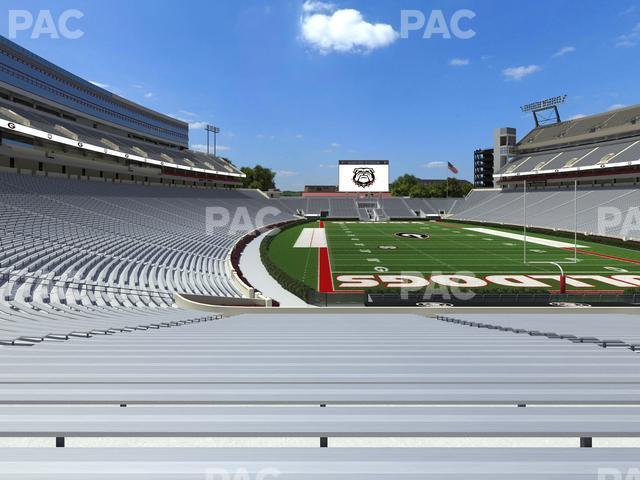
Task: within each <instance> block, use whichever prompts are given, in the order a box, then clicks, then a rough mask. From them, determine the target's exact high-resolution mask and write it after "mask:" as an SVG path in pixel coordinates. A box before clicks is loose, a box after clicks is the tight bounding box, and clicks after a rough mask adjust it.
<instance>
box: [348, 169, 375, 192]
mask: <svg viewBox="0 0 640 480" xmlns="http://www.w3.org/2000/svg"><path fill="white" fill-rule="evenodd" d="M375 181H376V175H375V172H374V171H373V168H354V169H353V183H355V184H356V185H357V186H359V187H362V188H367V187H370V186H371V185H373V184H374V183H375Z"/></svg>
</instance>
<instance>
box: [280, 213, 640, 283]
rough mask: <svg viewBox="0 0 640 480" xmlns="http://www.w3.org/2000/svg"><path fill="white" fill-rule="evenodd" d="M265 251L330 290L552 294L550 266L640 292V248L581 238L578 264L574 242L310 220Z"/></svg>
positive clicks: (443, 227)
mask: <svg viewBox="0 0 640 480" xmlns="http://www.w3.org/2000/svg"><path fill="white" fill-rule="evenodd" d="M525 240H526V242H525ZM525 245H526V248H525ZM525 250H526V253H525ZM270 254H271V257H272V258H273V260H274V261H275V262H276V263H277V264H278V265H279V266H280V267H281V268H283V269H284V270H285V271H287V273H288V274H290V275H291V276H293V277H295V278H297V279H299V280H301V281H303V282H304V283H306V284H307V285H308V286H310V287H312V288H315V289H318V290H319V291H327V292H330V291H345V290H353V289H356V290H369V289H380V288H403V287H417V286H426V285H427V284H433V283H439V284H441V285H445V286H450V287H454V286H460V287H469V288H483V289H484V288H494V289H500V290H503V291H504V290H509V289H513V290H514V291H516V290H519V289H540V290H545V289H546V290H550V291H553V290H555V289H558V288H559V285H560V270H559V267H558V266H556V265H552V264H551V263H550V262H554V263H558V264H559V265H560V266H561V267H562V268H563V270H564V272H565V274H567V288H569V289H576V290H597V291H614V290H618V291H619V290H628V289H633V288H639V287H640V251H638V250H633V249H629V248H621V247H615V246H609V245H602V244H597V243H592V242H585V241H582V240H578V248H577V262H576V261H575V260H576V256H575V252H574V241H573V239H572V238H568V237H564V236H549V235H540V234H530V233H529V234H527V235H526V237H525V235H524V232H523V231H522V230H518V229H505V228H493V227H482V226H478V225H464V224H459V223H446V222H384V223H373V222H371V223H370V222H364V223H359V222H355V221H354V222H347V221H345V222H340V221H328V222H317V223H310V224H309V223H308V224H304V225H302V226H298V227H295V228H292V229H289V230H286V231H284V232H283V233H281V234H280V236H278V237H276V239H275V240H274V242H273V244H272V246H271V249H270ZM525 255H526V263H525ZM421 279H422V280H421ZM473 279H475V280H473Z"/></svg>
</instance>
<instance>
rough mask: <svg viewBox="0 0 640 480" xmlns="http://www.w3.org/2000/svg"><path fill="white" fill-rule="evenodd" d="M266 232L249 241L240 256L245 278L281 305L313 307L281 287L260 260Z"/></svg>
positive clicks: (241, 268)
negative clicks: (261, 245) (261, 246)
mask: <svg viewBox="0 0 640 480" xmlns="http://www.w3.org/2000/svg"><path fill="white" fill-rule="evenodd" d="M267 233H268V232H265V233H263V234H262V235H260V236H259V237H257V238H255V239H254V240H253V241H252V242H250V243H249V244H248V245H247V246H246V247H245V249H244V251H243V252H242V255H241V256H240V270H242V273H243V274H244V276H245V278H246V279H247V280H249V282H250V283H251V285H253V287H254V288H255V289H257V290H260V291H261V292H262V293H263V294H264V295H266V296H267V297H271V298H272V299H274V300H277V301H278V302H280V305H281V306H283V307H306V306H308V307H309V308H315V307H313V306H311V305H308V304H307V303H306V302H304V301H303V300H302V299H300V298H298V297H296V296H295V295H294V294H293V293H291V292H289V291H288V290H285V289H284V288H282V287H281V286H280V284H279V283H278V282H277V281H276V280H274V278H273V277H272V276H271V275H269V272H267V269H266V268H265V267H264V265H263V264H262V260H260V244H261V243H262V240H263V239H264V237H265V236H266V235H267Z"/></svg>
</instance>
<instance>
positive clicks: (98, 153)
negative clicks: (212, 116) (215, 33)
mask: <svg viewBox="0 0 640 480" xmlns="http://www.w3.org/2000/svg"><path fill="white" fill-rule="evenodd" d="M0 133H1V134H2V147H1V149H0V167H4V168H10V169H21V170H32V171H36V172H39V174H42V175H48V176H62V177H69V178H72V177H73V178H85V179H86V178H98V179H108V180H112V181H122V182H137V183H164V184H167V183H168V184H172V185H183V186H218V187H221V186H228V187H234V186H238V185H240V183H241V178H242V177H243V174H242V173H241V172H240V171H239V170H238V169H236V168H235V167H234V166H233V165H232V164H231V163H230V162H229V161H228V160H227V159H224V158H222V157H213V156H211V155H206V154H203V153H200V152H195V151H192V150H189V149H188V145H189V126H188V124H187V123H185V122H183V121H181V120H178V119H175V118H172V117H170V116H167V115H164V114H161V113H159V112H155V111H153V110H150V109H148V108H145V107H143V106H141V105H138V104H136V103H134V102H131V101H129V100H127V99H124V98H122V97H120V96H118V95H115V94H113V93H111V92H108V91H107V90H105V89H103V88H100V87H99V86H96V85H94V84H92V83H91V82H88V81H86V80H84V79H82V78H79V77H78V76H76V75H74V74H72V73H70V72H68V71H66V70H64V69H62V68H60V67H58V66H56V65H54V64H52V63H50V62H48V61H47V60H45V59H43V58H41V57H39V56H37V55H35V54H33V53H32V52H29V51H28V50H26V49H24V48H22V47H20V46H19V45H16V44H15V43H13V42H11V41H9V40H7V39H6V38H4V37H0Z"/></svg>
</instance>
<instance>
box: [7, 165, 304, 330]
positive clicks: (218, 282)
mask: <svg viewBox="0 0 640 480" xmlns="http://www.w3.org/2000/svg"><path fill="white" fill-rule="evenodd" d="M0 188H1V190H0V229H1V230H2V232H3V236H2V238H1V239H0V245H1V247H2V248H1V250H0V316H1V317H2V320H1V321H0V340H9V341H10V340H12V339H15V338H17V337H18V336H24V335H30V336H34V335H38V336H41V335H45V334H49V333H51V334H67V333H69V332H71V331H72V329H71V325H70V324H65V321H64V320H65V319H69V320H70V321H71V320H73V319H77V320H78V322H77V323H76V324H74V326H73V328H81V326H80V325H79V324H78V323H81V322H82V319H85V320H86V319H91V321H92V322H93V323H90V324H85V326H84V327H83V328H84V329H85V330H86V329H87V328H89V330H92V329H93V328H98V327H104V326H105V325H108V326H110V327H116V326H118V327H122V326H124V325H126V323H127V322H128V321H129V319H132V318H133V317H136V316H142V317H144V316H145V315H147V314H148V313H149V311H150V312H152V313H153V312H157V313H153V314H154V315H162V313H161V312H158V310H159V309H161V310H166V309H168V308H170V307H172V306H173V293H174V292H185V293H194V294H198V295H213V296H227V297H228V296H231V297H239V296H241V294H240V292H239V291H238V290H237V289H236V287H235V286H234V283H233V282H232V280H231V275H230V271H229V267H228V265H227V263H226V258H227V256H228V254H229V252H230V250H231V248H232V247H233V245H234V244H235V242H236V241H237V240H238V239H239V238H241V237H242V236H243V235H245V234H246V233H247V231H248V230H251V229H253V228H257V227H260V226H262V225H242V226H237V227H238V228H236V226H233V225H231V224H229V225H225V226H222V227H215V228H213V229H211V230H210V231H207V228H206V215H205V209H206V207H227V208H228V209H229V211H230V212H231V214H230V217H232V216H233V213H234V212H235V211H236V208H239V207H242V208H243V209H244V208H246V209H247V212H248V213H249V215H250V218H252V219H254V220H256V221H257V220H259V217H258V216H257V215H256V213H257V212H258V211H259V210H260V209H261V208H262V207H265V206H270V205H271V204H270V203H269V201H268V200H267V199H266V198H264V197H263V196H262V195H256V194H255V193H254V192H250V191H228V190H202V189H181V188H166V187H152V186H141V185H128V184H115V183H106V182H89V181H78V180H68V179H60V178H49V177H41V176H31V175H18V174H11V173H0ZM289 218H292V216H291V215H289V214H288V213H285V212H280V213H279V214H278V215H269V216H266V217H265V218H264V220H263V221H264V222H269V223H277V222H278V221H282V220H285V219H289ZM176 315H178V314H177V313H176ZM178 316H179V315H178ZM132 321H134V320H132ZM136 321H137V320H136ZM71 323H73V322H71ZM56 324H57V325H59V326H58V327H55V325H56Z"/></svg>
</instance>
